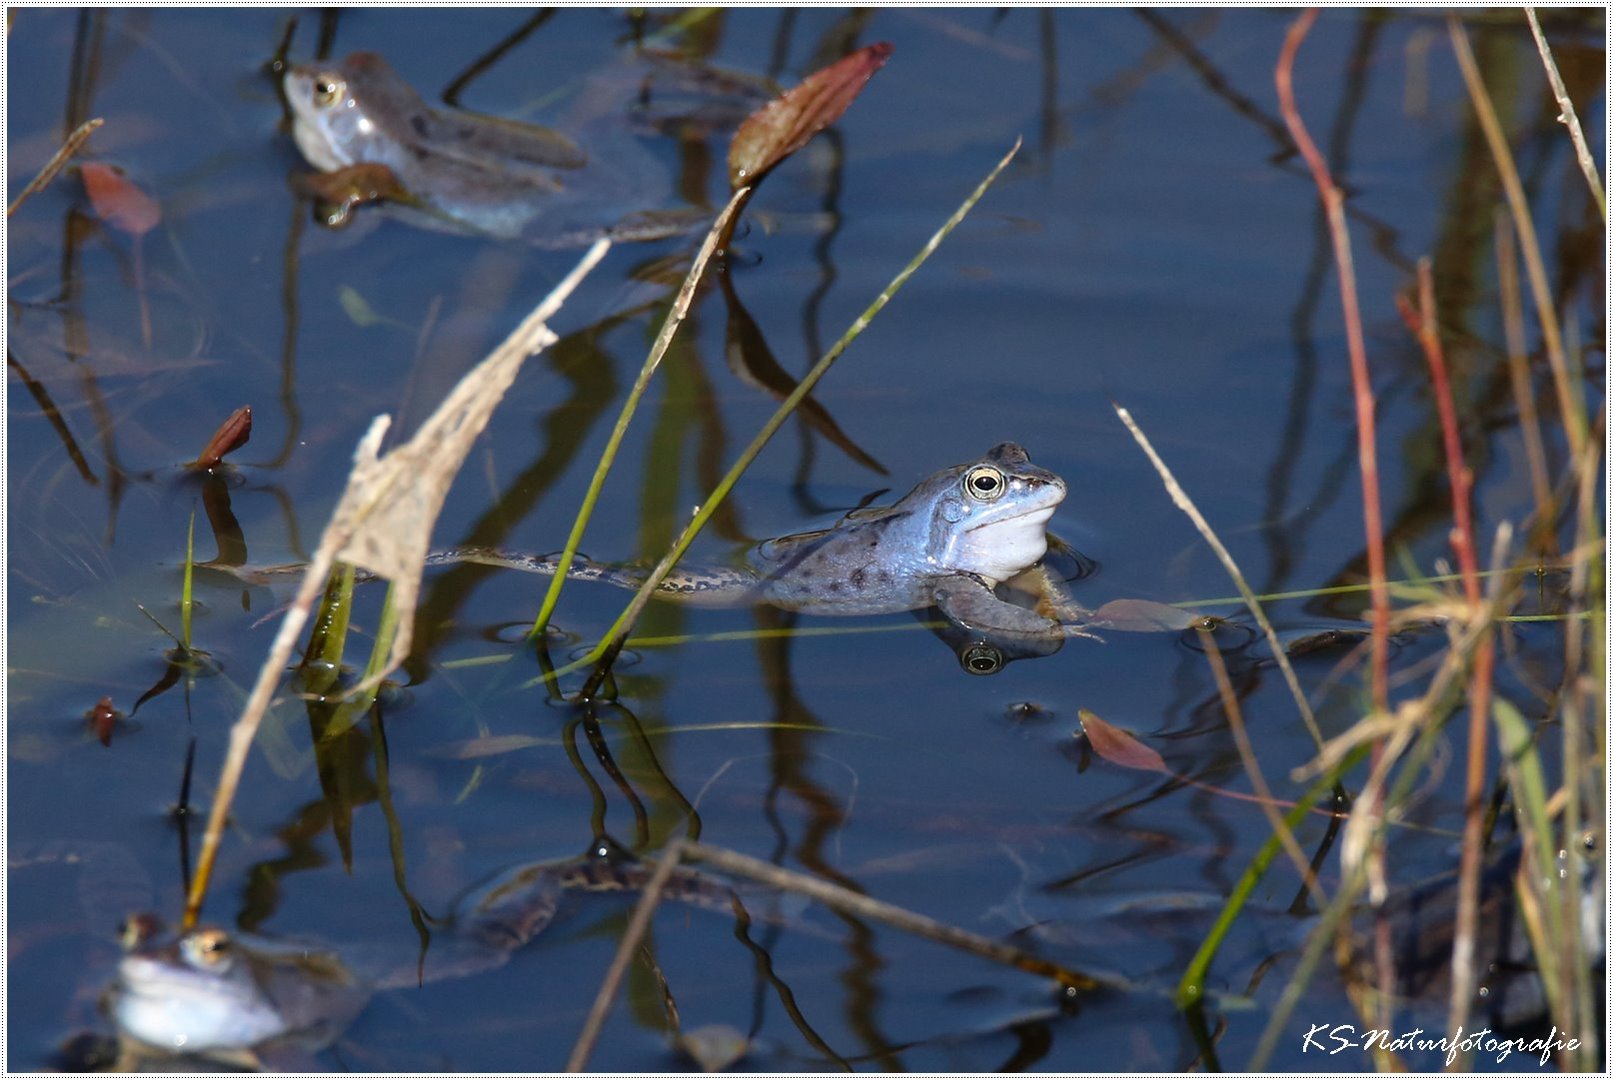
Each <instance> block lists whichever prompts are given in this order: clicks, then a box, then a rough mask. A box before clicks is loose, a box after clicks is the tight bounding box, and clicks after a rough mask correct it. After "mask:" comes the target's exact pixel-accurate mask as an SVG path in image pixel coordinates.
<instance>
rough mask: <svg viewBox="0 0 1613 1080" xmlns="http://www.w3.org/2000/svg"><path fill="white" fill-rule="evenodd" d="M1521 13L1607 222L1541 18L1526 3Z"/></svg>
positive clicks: (1603, 202) (1599, 181) (1593, 166)
mask: <svg viewBox="0 0 1613 1080" xmlns="http://www.w3.org/2000/svg"><path fill="white" fill-rule="evenodd" d="M1523 13H1524V14H1525V15H1526V16H1528V18H1529V32H1530V33H1532V34H1534V35H1535V48H1537V49H1539V50H1540V62H1541V63H1542V64H1544V65H1545V66H1546V79H1547V81H1548V82H1550V83H1551V92H1552V95H1553V96H1554V97H1555V98H1556V99H1557V107H1558V108H1559V109H1561V110H1562V112H1560V113H1558V114H1557V120H1558V122H1559V123H1562V124H1566V125H1567V126H1568V137H1569V138H1570V139H1572V140H1573V141H1574V154H1575V156H1577V157H1578V158H1579V171H1580V172H1582V173H1584V174H1585V183H1586V184H1587V185H1588V186H1589V187H1590V189H1591V199H1592V200H1593V201H1594V202H1595V203H1596V209H1597V210H1598V211H1599V212H1600V213H1601V215H1602V222H1603V224H1606V222H1607V195H1606V194H1605V193H1604V192H1603V190H1602V178H1601V176H1600V175H1599V174H1598V173H1597V171H1596V159H1595V158H1593V157H1592V156H1591V148H1590V147H1589V146H1587V145H1585V133H1584V132H1583V131H1581V130H1580V127H1579V116H1578V114H1576V113H1575V112H1574V103H1573V102H1572V101H1570V100H1568V88H1567V87H1566V86H1564V85H1563V77H1562V76H1561V75H1559V74H1558V73H1557V61H1556V60H1554V59H1552V56H1551V46H1550V45H1548V44H1546V35H1545V34H1543V33H1541V32H1540V20H1539V19H1536V18H1535V9H1534V8H1528V7H1526V8H1524V9H1523Z"/></svg>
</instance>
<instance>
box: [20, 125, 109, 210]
mask: <svg viewBox="0 0 1613 1080" xmlns="http://www.w3.org/2000/svg"><path fill="white" fill-rule="evenodd" d="M104 123H106V121H105V120H103V119H101V118H100V117H99V116H97V117H94V118H93V119H90V120H86V121H84V122H83V123H82V124H80V125H79V126H78V127H76V128H74V129H73V132H72V134H70V135H68V136H67V140H66V141H65V142H63V143H62V147H61V149H60V150H58V151H56V153H55V154H53V155H51V159H50V160H49V161H47V162H45V167H44V168H43V169H40V170H39V175H38V176H36V177H34V178H33V179H32V180H30V181H29V182H28V186H27V187H25V188H23V189H22V190H21V191H20V192H18V193H17V197H16V198H15V199H12V200H11V205H10V206H8V207H6V217H10V216H11V215H12V214H14V213H15V212H16V210H17V207H19V206H21V205H22V204H23V200H25V199H27V198H29V197H30V196H32V195H37V194H39V192H41V191H43V190H44V189H45V186H46V185H47V184H49V183H50V182H51V181H52V180H54V179H56V174H57V173H59V172H61V171H62V166H64V165H66V164H67V159H68V158H70V157H72V156H73V155H74V154H76V153H78V148H79V147H80V146H83V145H84V140H85V139H87V138H89V137H90V136H91V135H93V134H94V133H95V129H96V128H98V127H100V126H101V125H102V124H104Z"/></svg>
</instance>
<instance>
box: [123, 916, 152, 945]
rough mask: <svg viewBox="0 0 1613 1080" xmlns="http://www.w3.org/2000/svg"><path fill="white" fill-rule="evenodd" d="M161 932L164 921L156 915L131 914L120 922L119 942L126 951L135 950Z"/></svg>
mask: <svg viewBox="0 0 1613 1080" xmlns="http://www.w3.org/2000/svg"><path fill="white" fill-rule="evenodd" d="M161 933H162V923H161V922H160V921H159V920H158V919H157V917H156V916H155V915H130V916H129V917H128V918H127V919H124V920H123V921H122V922H121V923H119V924H118V944H119V945H120V946H122V947H123V951H124V952H134V951H135V950H136V949H139V948H142V947H144V946H145V945H146V944H148V943H149V942H151V941H153V940H154V939H155V938H156V937H157V935H158V934H161Z"/></svg>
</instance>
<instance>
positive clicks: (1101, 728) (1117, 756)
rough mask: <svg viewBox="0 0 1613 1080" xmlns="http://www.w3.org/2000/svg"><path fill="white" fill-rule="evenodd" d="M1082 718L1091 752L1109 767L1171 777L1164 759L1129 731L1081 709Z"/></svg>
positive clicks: (1082, 725)
mask: <svg viewBox="0 0 1613 1080" xmlns="http://www.w3.org/2000/svg"><path fill="white" fill-rule="evenodd" d="M1079 715H1080V717H1081V730H1082V731H1084V732H1086V736H1087V742H1088V743H1089V744H1090V745H1091V746H1092V752H1093V753H1095V754H1097V755H1098V756H1099V757H1101V758H1102V759H1103V760H1105V761H1107V762H1108V763H1109V764H1111V765H1119V766H1121V767H1122V768H1126V769H1143V770H1145V771H1147V772H1157V773H1164V774H1165V775H1167V776H1169V775H1172V774H1171V771H1170V769H1168V768H1166V767H1165V759H1164V758H1162V757H1160V756H1159V754H1158V753H1156V752H1155V751H1154V750H1153V749H1151V748H1149V747H1147V746H1144V745H1143V744H1142V743H1141V742H1139V741H1138V740H1137V736H1135V735H1133V734H1131V733H1130V732H1129V731H1122V730H1120V729H1119V728H1117V727H1115V726H1114V725H1113V724H1111V723H1109V722H1108V721H1106V720H1104V719H1102V718H1101V717H1099V716H1098V715H1097V714H1095V713H1090V712H1088V711H1087V710H1085V709H1082V710H1081V712H1080V714H1079Z"/></svg>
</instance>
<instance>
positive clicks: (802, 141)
mask: <svg viewBox="0 0 1613 1080" xmlns="http://www.w3.org/2000/svg"><path fill="white" fill-rule="evenodd" d="M891 49H892V46H891V44H890V42H888V41H881V42H878V43H876V44H873V45H869V46H866V47H865V48H861V49H858V50H857V51H856V52H854V53H852V54H851V55H850V56H848V57H846V58H845V59H844V60H838V61H836V62H835V63H833V64H830V65H829V66H828V67H826V68H823V69H821V70H819V71H814V72H813V73H812V74H811V75H808V76H807V77H806V78H804V79H802V80H801V82H800V84H799V85H798V86H795V87H793V88H792V89H789V90H786V91H785V92H784V93H783V94H780V95H779V96H778V97H776V98H774V99H773V100H772V101H770V102H768V103H767V104H766V105H763V106H762V107H761V108H760V109H757V110H756V111H755V112H753V113H751V114H750V116H749V117H748V118H746V120H745V122H744V123H743V124H741V125H739V130H738V131H737V132H735V133H734V141H733V142H732V143H730V144H729V146H728V182H729V184H731V185H732V186H733V187H735V188H740V187H744V186H746V185H753V184H755V183H756V182H757V181H758V180H760V179H761V178H762V175H763V174H764V173H766V172H767V171H768V170H769V169H771V168H772V167H773V166H775V165H777V164H778V163H779V162H781V161H783V160H784V159H785V158H787V157H789V156H790V155H791V154H793V153H795V152H796V151H797V150H799V149H801V147H802V146H805V145H806V141H807V140H808V139H810V138H812V136H814V135H816V134H817V133H818V132H820V131H822V130H823V129H824V128H826V127H828V126H829V125H830V124H832V123H834V122H835V121H836V120H838V119H840V116H841V114H843V113H844V112H845V111H846V109H847V108H848V107H850V105H851V103H852V102H853V101H854V100H856V97H857V95H858V93H860V92H861V91H862V88H863V85H864V84H866V83H867V82H868V80H869V79H870V78H872V77H873V74H874V72H876V71H878V70H879V69H880V68H882V67H884V66H885V61H886V60H887V59H888V58H889V57H890V54H891Z"/></svg>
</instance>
